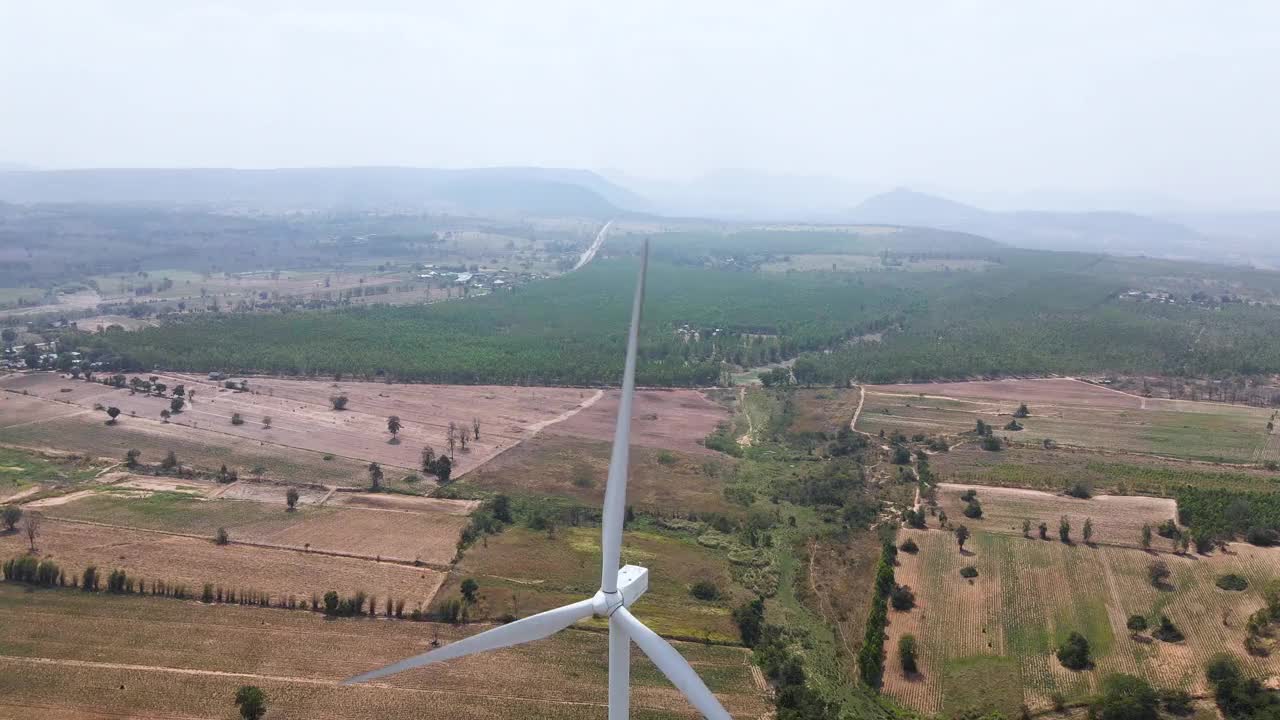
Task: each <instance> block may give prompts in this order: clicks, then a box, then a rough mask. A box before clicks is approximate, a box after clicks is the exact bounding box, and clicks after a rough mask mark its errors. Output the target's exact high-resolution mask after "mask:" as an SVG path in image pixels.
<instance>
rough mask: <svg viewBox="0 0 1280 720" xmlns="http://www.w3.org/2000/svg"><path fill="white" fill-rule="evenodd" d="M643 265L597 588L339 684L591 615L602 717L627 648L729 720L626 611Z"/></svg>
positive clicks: (638, 583)
mask: <svg viewBox="0 0 1280 720" xmlns="http://www.w3.org/2000/svg"><path fill="white" fill-rule="evenodd" d="M648 265H649V243H648V241H646V242H645V244H644V249H643V250H642V251H641V257H640V277H639V280H638V282H637V284H636V296H635V302H634V303H633V305H632V307H631V330H630V332H629V333H628V336H627V359H626V365H625V366H624V369H623V373H622V400H621V402H620V403H619V404H618V422H617V425H616V426H615V427H614V432H613V454H612V455H611V456H610V458H609V480H608V483H607V485H606V486H605V493H604V520H603V523H602V529H601V538H600V547H601V548H602V550H603V551H604V552H603V554H604V557H603V560H602V562H601V568H600V589H599V590H597V591H596V594H595V595H593V596H592V597H589V598H587V599H585V600H579V601H578V602H576V603H573V604H570V605H565V606H563V607H558V608H556V609H554V610H548V611H546V612H541V613H538V614H537V615H530V616H529V617H527V618H524V619H523V620H517V621H515V622H512V623H508V624H506V625H502V626H500V627H496V628H494V629H492V630H489V631H487V632H482V633H480V634H478V635H472V636H471V637H468V638H465V639H463V640H459V641H458V642H455V643H451V644H449V645H446V646H444V647H442V648H439V649H436V650H432V651H431V652H428V653H423V654H422V655H417V656H415V657H411V658H408V659H407V660H401V661H400V662H398V663H395V664H394V665H388V666H387V667H384V668H380V669H378V670H373V671H370V672H367V673H365V674H363V675H358V676H356V677H353V678H350V679H348V680H344V681H343V684H344V685H352V684H355V683H362V682H366V681H369V680H376V679H378V678H383V677H386V676H388V675H394V674H396V673H399V672H403V671H405V670H411V669H413V668H418V667H422V666H424V665H430V664H432V663H438V662H444V661H446V660H452V659H454V658H460V657H465V656H467V655H474V654H476V653H481V652H485V651H487V650H497V649H498V648H504V647H509V646H511V645H519V644H521V643H527V642H531V641H533V640H541V639H542V638H545V637H550V636H551V635H554V634H555V633H558V632H560V631H561V630H564V629H565V628H567V627H569V626H570V625H572V624H574V623H575V622H578V621H579V620H585V619H587V618H589V617H592V616H595V617H599V618H607V619H608V620H609V720H627V718H628V715H629V714H630V705H631V643H632V642H635V644H636V645H639V646H640V649H641V650H642V651H644V654H645V655H648V656H649V659H650V660H651V661H653V664H654V665H656V666H657V667H658V669H659V670H661V671H662V674H663V675H666V676H667V679H668V680H670V681H671V683H672V684H673V685H675V686H676V687H677V688H678V689H679V690H680V692H681V693H683V694H684V696H685V697H686V698H688V699H689V702H690V703H691V704H692V705H693V706H694V707H695V708H697V709H698V711H699V712H701V713H702V714H703V715H704V716H705V717H707V718H709V720H731V718H730V715H729V713H728V712H726V711H725V709H724V708H723V707H722V706H721V705H720V701H718V700H716V697H715V695H712V694H711V691H710V690H708V689H707V686H706V684H705V683H703V682H702V678H700V677H698V674H697V673H696V672H694V670H693V668H692V667H690V665H689V663H688V662H687V661H686V660H685V659H684V658H683V657H681V656H680V653H679V652H677V651H676V649H675V648H674V647H672V646H671V644H670V643H668V642H667V641H666V640H663V639H662V638H661V637H660V636H659V635H658V634H657V633H655V632H654V631H652V630H650V629H649V628H648V627H646V626H645V624H644V623H642V622H640V621H639V620H638V619H636V616H634V615H632V614H631V611H630V610H629V609H628V608H630V607H631V605H632V604H633V603H634V602H635V601H636V600H639V599H640V596H641V595H644V593H645V591H646V590H648V589H649V571H648V569H646V568H642V567H638V566H636V565H626V566H623V567H619V566H618V563H619V562H621V556H622V525H623V521H624V520H625V516H626V507H627V461H628V456H629V454H630V446H629V445H630V439H631V437H630V436H631V400H632V396H634V395H635V387H636V342H637V339H638V337H639V334H640V306H641V305H642V304H643V303H644V282H645V273H646V272H647V270H648Z"/></svg>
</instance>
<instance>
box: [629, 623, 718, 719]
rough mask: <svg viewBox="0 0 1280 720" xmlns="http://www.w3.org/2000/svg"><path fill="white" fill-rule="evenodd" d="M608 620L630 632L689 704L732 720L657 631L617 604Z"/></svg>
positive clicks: (708, 714)
mask: <svg viewBox="0 0 1280 720" xmlns="http://www.w3.org/2000/svg"><path fill="white" fill-rule="evenodd" d="M609 619H610V620H617V621H618V624H620V625H622V626H623V627H624V628H626V630H627V633H628V634H630V635H631V640H632V642H634V643H635V644H636V645H639V646H640V649H641V650H643V651H644V654H645V655H648V656H649V659H650V660H652V661H653V664H654V665H657V666H658V669H659V670H661V671H662V674H663V675H666V676H667V679H668V680H670V681H671V684H672V685H675V686H676V687H677V688H679V690H680V692H681V693H683V694H684V696H685V697H686V698H688V699H689V702H690V704H692V705H693V706H694V707H695V708H697V709H698V712H700V713H702V714H703V716H705V717H706V718H708V720H732V717H731V716H730V715H729V713H728V712H727V711H726V710H725V709H724V707H723V706H722V705H720V701H719V700H717V699H716V696H715V695H712V694H711V691H710V690H708V689H707V686H706V684H705V683H703V682H702V678H700V677H698V673H696V672H694V671H693V668H692V667H691V666H690V665H689V662H688V661H687V660H685V659H684V658H683V657H681V655H680V653H679V652H677V651H676V649H675V648H673V647H671V643H669V642H667V641H666V640H663V639H662V638H661V637H660V636H659V635H658V634H657V633H655V632H654V631H652V630H650V629H649V628H648V627H646V626H645V624H644V623H642V622H640V621H639V620H637V619H636V616H635V615H632V614H631V612H630V611H629V610H627V609H626V608H625V607H620V608H618V609H617V610H615V611H614V613H613V615H611V616H610V617H609Z"/></svg>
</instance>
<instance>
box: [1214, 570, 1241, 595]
mask: <svg viewBox="0 0 1280 720" xmlns="http://www.w3.org/2000/svg"><path fill="white" fill-rule="evenodd" d="M1214 584H1215V585H1217V586H1218V587H1220V588H1222V589H1223V590H1231V591H1234V592H1240V591H1241V590H1245V589H1247V588H1248V587H1249V581H1248V580H1245V579H1244V577H1242V576H1240V575H1236V574H1235V573H1228V574H1226V575H1219V576H1218V579H1217V580H1215V581H1214Z"/></svg>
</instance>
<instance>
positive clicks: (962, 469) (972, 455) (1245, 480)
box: [930, 445, 1280, 497]
mask: <svg viewBox="0 0 1280 720" xmlns="http://www.w3.org/2000/svg"><path fill="white" fill-rule="evenodd" d="M930 462H931V463H932V465H933V470H934V472H935V473H936V474H937V476H938V479H939V480H941V481H943V482H952V483H959V484H966V483H974V484H978V485H1001V486H1005V487H1025V488H1034V489H1039V490H1049V491H1058V490H1062V489H1063V488H1066V487H1068V486H1070V485H1072V484H1074V483H1077V482H1083V483H1086V484H1087V485H1089V486H1090V487H1093V488H1095V489H1097V490H1098V491H1100V492H1101V491H1107V492H1122V493H1123V492H1133V493H1141V494H1144V495H1159V496H1163V497H1171V496H1173V494H1174V493H1175V492H1176V491H1177V490H1178V488H1180V487H1182V486H1184V485H1195V486H1197V487H1202V488H1222V489H1226V490H1237V491H1272V490H1275V489H1280V473H1278V472H1272V471H1269V470H1263V469H1260V468H1259V469H1252V468H1243V467H1241V468H1234V467H1233V468H1226V467H1215V466H1213V465H1205V464H1199V463H1185V462H1174V461H1163V460H1159V459H1155V458H1152V459H1132V458H1122V457H1117V456H1107V455H1100V454H1097V453H1092V452H1084V451H1074V450H1061V449H1059V450H1044V449H1042V448H1031V447H1014V448H1007V449H1005V450H1003V451H1001V452H998V453H993V452H987V451H985V450H982V449H980V448H978V447H977V446H974V445H965V446H962V447H959V448H956V449H954V450H952V451H951V452H949V453H941V454H938V455H935V456H934V457H933V458H931V460H930Z"/></svg>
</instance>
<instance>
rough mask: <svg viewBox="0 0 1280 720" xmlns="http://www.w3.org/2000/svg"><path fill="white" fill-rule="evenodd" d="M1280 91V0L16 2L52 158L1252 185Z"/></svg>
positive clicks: (10, 119)
mask: <svg viewBox="0 0 1280 720" xmlns="http://www.w3.org/2000/svg"><path fill="white" fill-rule="evenodd" d="M1278 87H1280V2H1274V1H1267V0H1263V1H1258V2H1246V1H1242V0H1231V1H1230V2H1215V1H1209V0H1206V1H1204V2H1177V1H1168V0H1121V1H1116V0H1109V1H1105V2H1103V1H1098V2H1090V1H1088V0H1075V1H1073V2H1061V1H1058V2H1038V1H1035V2H1033V1H1029V0H1004V1H1003V2H995V1H992V2H976V1H959V0H957V1H950V2H949V1H942V0H939V1H936V2H923V1H920V2H912V1H904V2H890V1H889V0H884V1H881V2H814V1H807V0H793V1H791V2H774V3H766V2H751V1H750V0H747V1H745V2H744V1H743V0H715V1H714V2H712V1H707V2H698V1H696V0H687V1H684V2H664V1H659V0H646V1H645V2H630V3H618V2H607V1H603V2H602V1H601V0H594V1H584V2H568V1H563V2H562V1H556V0H544V1H540V2H539V1H534V0H526V1H512V2H489V1H487V0H474V1H470V2H457V1H456V0H451V1H449V2H432V1H430V0H423V1H420V2H411V1H408V0H406V1H404V2H393V1H391V0H349V1H348V2H333V1H332V0H309V1H306V2H302V1H299V2H272V1H270V0H258V1H248V0H246V1H244V2H231V1H227V2H216V1H213V0H210V1H207V2H194V1H193V2H185V1H183V0H166V1H156V2H143V1H135V0H114V1H111V2H93V1H89V0H76V1H73V0H45V1H43V2H16V1H15V2H4V3H3V4H0V98H3V101H2V102H0V162H19V163H27V164H32V165H37V166H41V167H80V166H161V165H164V166H171V165H172V166H240V167H266V166H317V165H357V164H359V165H365V164H396V165H422V166H477V165H517V164H519V165H554V166H573V167H587V168H618V169H622V170H625V171H627V172H630V173H635V174H640V175H648V176H660V177H676V178H679V177H690V176H693V175H696V174H699V173H701V172H704V171H707V170H710V169H715V168H726V167H729V168H758V169H766V170H769V171H773V172H779V173H782V172H785V173H795V174H806V175H828V176H833V177H840V178H847V179H857V180H863V181H870V182H877V183H887V184H893V183H899V182H917V183H925V184H935V185H938V186H947V187H954V188H966V189H970V190H975V191H981V190H987V191H1019V190H1026V189H1032V188H1063V189H1073V190H1111V189H1115V190H1132V191H1144V192H1151V193H1168V194H1171V195H1176V196H1181V197H1194V198H1196V199H1197V200H1200V201H1203V202H1211V203H1213V204H1241V203H1243V202H1245V200H1247V201H1248V202H1256V201H1267V202H1270V201H1271V200H1275V199H1276V197H1277V195H1280V190H1277V189H1276V187H1277V186H1280V181H1278V179H1277V169H1278V168H1280V92H1277V88H1278ZM1246 204H1247V203H1246ZM1277 205H1280V203H1277Z"/></svg>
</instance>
